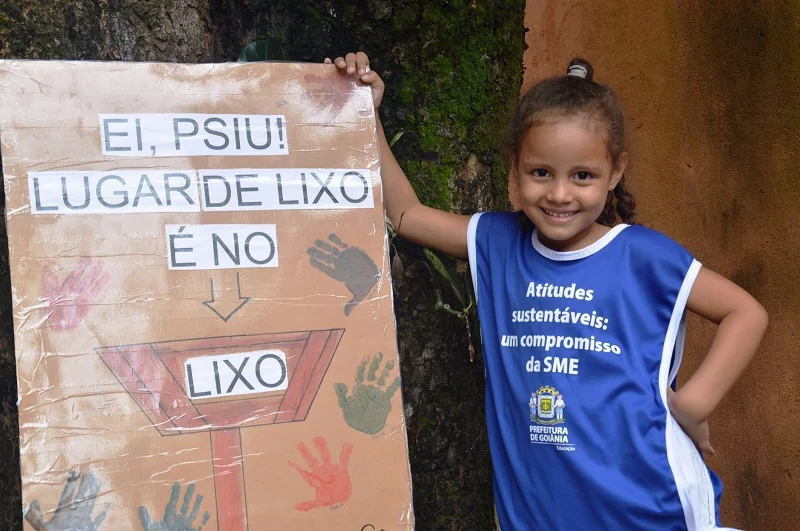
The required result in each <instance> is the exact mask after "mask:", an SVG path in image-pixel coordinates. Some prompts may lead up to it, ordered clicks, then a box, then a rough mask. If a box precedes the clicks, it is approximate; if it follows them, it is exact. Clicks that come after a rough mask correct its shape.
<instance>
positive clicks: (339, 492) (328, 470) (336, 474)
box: [289, 437, 353, 511]
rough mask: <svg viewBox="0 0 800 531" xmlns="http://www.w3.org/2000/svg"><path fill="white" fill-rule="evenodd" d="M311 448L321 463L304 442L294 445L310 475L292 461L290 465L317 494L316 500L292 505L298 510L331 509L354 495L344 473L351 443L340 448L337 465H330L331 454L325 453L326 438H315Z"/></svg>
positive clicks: (347, 474)
mask: <svg viewBox="0 0 800 531" xmlns="http://www.w3.org/2000/svg"><path fill="white" fill-rule="evenodd" d="M314 446H316V447H317V450H319V453H320V456H321V457H322V462H321V463H320V462H319V461H318V460H317V459H316V458H315V457H314V456H313V455H311V452H309V451H308V448H307V447H306V445H305V443H302V442H301V443H300V444H298V445H297V450H298V451H299V452H300V455H301V456H303V459H305V461H306V463H308V466H309V468H310V469H311V471H310V472H309V471H307V470H304V469H303V468H301V467H300V465H298V464H297V463H295V462H294V461H289V466H291V467H292V468H294V469H295V470H297V473H298V474H300V475H301V476H302V477H303V479H305V480H306V481H307V482H308V484H309V485H311V486H312V487H314V489H316V491H317V496H316V498H315V499H313V500H309V501H304V502H300V503H298V504H296V505H295V508H296V509H297V510H298V511H310V510H311V509H314V508H316V507H331V506H333V505H336V504H337V503H344V502H346V501H347V500H349V499H350V495H351V494H352V493H353V485H352V483H351V482H350V472H348V470H347V463H348V461H350V454H351V453H352V452H353V445H352V444H351V443H344V444H343V445H342V452H341V453H340V454H339V463H338V464H337V463H332V462H331V452H330V450H328V443H327V442H325V439H323V438H322V437H315V438H314Z"/></svg>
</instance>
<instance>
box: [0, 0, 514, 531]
mask: <svg viewBox="0 0 800 531" xmlns="http://www.w3.org/2000/svg"><path fill="white" fill-rule="evenodd" d="M524 10H525V2H524V1H523V0H486V1H481V2H475V1H467V0H453V1H450V2H427V1H425V0H360V1H358V2H344V1H339V0H336V1H328V0H323V1H314V2H311V1H308V0H294V1H287V0H281V1H278V0H276V1H269V0H94V1H92V0H77V1H67V0H6V1H5V2H4V3H3V4H2V5H0V58H20V59H22V58H25V59H34V58H38V59H82V60H123V61H163V62H184V63H194V62H225V61H234V60H236V57H237V56H238V54H239V52H240V51H241V50H242V48H244V46H245V45H246V44H248V43H249V42H252V41H254V40H257V39H261V38H274V39H277V40H279V41H280V43H281V44H282V47H283V50H284V53H285V55H286V59H287V60H291V61H309V62H320V61H321V60H322V59H323V58H324V57H326V56H327V57H335V56H336V55H339V54H342V53H345V52H347V51H355V50H359V49H360V50H364V51H366V52H367V53H368V54H369V55H370V57H371V63H372V66H373V68H374V69H376V70H377V71H378V72H379V73H380V74H381V75H383V77H384V79H385V80H386V83H387V86H388V88H387V94H386V97H385V98H384V104H383V110H382V113H383V114H382V116H383V120H384V127H385V128H386V131H387V134H388V135H389V137H390V138H392V137H393V136H394V135H395V134H397V133H400V132H402V133H403V135H402V136H401V137H400V138H399V140H398V141H397V143H396V144H395V146H394V150H395V153H396V154H397V157H398V159H399V160H400V163H401V165H402V166H403V167H404V168H405V170H406V172H407V173H408V175H409V178H410V179H411V181H412V184H413V185H414V187H415V189H416V190H417V193H418V195H419V196H420V199H421V200H422V201H423V202H425V203H427V204H429V205H432V206H436V207H439V208H444V209H448V210H452V211H457V212H463V213H470V212H475V211H477V210H491V209H500V210H502V209H505V208H507V207H508V199H507V197H508V193H507V167H506V164H505V162H504V159H503V157H502V156H501V152H502V147H503V145H502V144H503V137H502V131H504V125H505V123H507V119H508V116H509V114H510V112H511V110H512V109H513V105H514V103H515V102H516V99H517V97H518V94H519V88H520V83H521V79H522V69H521V64H522V52H523V50H524V47H525V44H524V31H525V30H524V27H523V17H524ZM0 199H2V201H3V202H4V197H2V198H0ZM2 222H3V224H4V223H5V216H3V217H2ZM0 239H1V240H2V241H0V430H2V431H0V474H2V475H3V477H4V478H6V479H5V480H4V481H3V482H2V483H0V506H2V507H6V508H8V509H9V510H7V511H2V512H1V513H0V528H3V529H20V528H22V518H21V509H22V505H21V500H20V498H21V496H20V484H19V455H18V442H19V440H18V436H19V431H18V424H17V408H16V399H17V396H16V395H17V393H16V372H15V364H14V349H13V321H12V308H11V286H10V279H9V272H8V251H7V243H6V235H5V228H4V225H3V230H2V231H0ZM392 249H393V250H392V252H393V255H394V254H395V253H396V254H397V257H398V259H397V260H395V261H394V264H395V267H393V275H394V286H395V311H396V315H397V322H398V336H399V337H398V341H399V346H400V356H401V370H402V378H403V399H404V404H405V414H406V422H407V428H408V438H409V451H410V460H411V471H412V479H413V488H414V509H415V513H416V517H417V529H420V530H426V529H436V530H459V531H466V530H480V531H485V530H486V529H491V528H493V527H494V516H493V503H492V486H491V469H490V460H489V454H488V446H487V440H486V428H485V417H484V407H483V395H484V389H483V386H484V381H483V375H484V372H483V364H482V361H481V358H480V349H479V343H480V339H479V338H480V335H479V332H478V327H477V322H476V314H475V310H474V308H473V309H472V310H470V311H469V312H468V314H467V315H468V324H467V321H465V319H463V318H460V317H457V316H454V315H452V314H451V313H448V312H446V311H443V310H442V309H437V307H436V303H437V293H439V294H440V296H441V298H442V302H443V303H446V304H451V305H452V306H453V307H454V308H457V309H458V307H459V305H460V303H459V302H458V300H457V298H456V297H455V291H454V289H453V286H451V284H452V282H451V281H448V280H445V278H444V277H442V276H441V275H439V274H438V273H436V272H435V269H433V268H432V267H431V263H430V262H429V261H428V260H426V258H425V255H424V254H423V252H422V250H421V249H420V248H419V247H417V246H414V245H411V244H408V243H406V242H402V241H401V240H399V239H395V240H393V242H392ZM398 260H399V262H398ZM400 263H402V266H401V265H400ZM458 270H459V273H460V280H459V281H458V282H460V283H462V284H463V283H464V282H469V275H468V272H467V271H466V268H465V265H464V264H459V265H458ZM471 346H472V347H474V348H475V350H476V354H475V357H474V361H471V359H470V358H471V354H470V352H471V348H470V347H471Z"/></svg>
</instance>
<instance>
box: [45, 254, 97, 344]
mask: <svg viewBox="0 0 800 531" xmlns="http://www.w3.org/2000/svg"><path fill="white" fill-rule="evenodd" d="M108 279H109V276H108V274H107V273H104V272H103V268H102V266H101V265H100V264H96V263H93V262H92V260H91V259H89V258H81V261H80V262H78V265H77V267H75V269H74V270H72V271H71V272H70V274H69V275H67V278H66V280H64V282H59V279H58V275H57V274H56V272H55V271H53V269H52V268H51V267H50V266H45V268H44V272H43V273H42V291H43V292H44V297H45V299H47V301H48V302H49V303H50V315H49V316H48V318H47V324H48V326H50V328H54V329H56V330H72V329H73V328H77V327H78V326H79V325H80V324H81V323H82V322H83V320H84V319H85V318H86V316H87V315H88V313H89V310H90V309H91V307H92V304H94V303H96V302H97V301H98V300H100V296H101V294H102V291H103V288H105V286H106V284H107V283H108Z"/></svg>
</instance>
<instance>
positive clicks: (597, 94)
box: [508, 58, 636, 227]
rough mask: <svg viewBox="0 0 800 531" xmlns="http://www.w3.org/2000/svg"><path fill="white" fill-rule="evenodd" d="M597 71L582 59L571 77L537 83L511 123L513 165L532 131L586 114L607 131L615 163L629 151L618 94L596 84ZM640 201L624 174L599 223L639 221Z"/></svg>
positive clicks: (571, 66) (572, 65)
mask: <svg viewBox="0 0 800 531" xmlns="http://www.w3.org/2000/svg"><path fill="white" fill-rule="evenodd" d="M593 74H594V69H593V68H592V65H590V64H589V63H588V62H586V61H584V60H583V59H581V58H575V59H573V60H572V61H570V63H569V67H568V68H567V74H566V75H563V76H558V77H551V78H549V79H545V80H543V81H540V82H539V83H537V84H536V85H535V86H534V87H533V88H531V89H530V90H529V91H528V92H527V93H526V94H525V95H524V96H523V97H522V99H521V100H520V101H519V104H518V105H517V110H516V113H515V114H514V118H513V119H512V121H511V128H510V131H509V142H508V148H509V151H510V153H511V155H512V162H513V161H515V160H516V159H517V156H518V155H519V151H520V147H521V145H522V141H523V139H524V138H525V135H526V134H527V132H528V130H529V129H530V128H531V127H533V126H534V125H538V124H540V123H542V122H543V121H544V120H545V119H546V118H548V117H552V116H553V115H556V116H559V115H561V116H574V115H583V116H586V117H588V118H590V119H592V120H594V121H595V123H597V124H599V125H602V126H603V127H604V128H605V137H606V146H607V147H608V152H609V154H610V155H611V160H612V162H614V163H616V161H617V158H618V157H619V156H620V154H621V153H622V152H623V151H624V150H625V117H624V115H623V113H622V106H621V105H620V103H619V100H618V99H617V96H616V94H614V91H613V90H611V88H610V87H608V86H607V85H601V84H600V83H597V82H595V81H592V76H593ZM635 209H636V201H635V200H634V198H633V196H632V195H631V194H630V192H628V191H627V190H626V189H625V176H624V175H623V177H622V179H620V181H619V183H618V184H617V186H616V187H615V188H614V190H613V192H609V193H608V198H607V199H606V206H605V208H604V209H603V213H602V214H600V217H599V218H598V219H597V222H598V223H600V224H602V225H606V226H609V227H611V226H613V225H614V224H615V223H616V221H617V218H619V219H620V220H621V221H622V222H623V223H628V224H633V223H635V222H636V212H635Z"/></svg>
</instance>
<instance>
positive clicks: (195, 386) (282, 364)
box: [95, 329, 344, 531]
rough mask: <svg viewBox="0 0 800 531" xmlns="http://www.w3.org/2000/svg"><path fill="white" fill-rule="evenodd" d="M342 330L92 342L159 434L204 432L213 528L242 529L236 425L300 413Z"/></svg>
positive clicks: (293, 418)
mask: <svg viewBox="0 0 800 531" xmlns="http://www.w3.org/2000/svg"><path fill="white" fill-rule="evenodd" d="M343 334H344V330H342V329H332V330H313V331H303V332H288V333H274V334H258V335H243V336H227V337H214V338H204V339H190V340H178V341H166V342H161V343H142V344H137V345H123V346H116V347H102V348H96V349H95V350H96V352H97V353H98V354H99V355H100V358H101V359H102V360H103V362H104V363H105V364H106V365H107V366H108V368H109V369H110V370H111V372H113V373H114V376H115V377H116V378H117V380H118V381H119V382H120V383H121V384H122V386H123V387H124V388H125V390H126V391H127V392H128V394H129V395H130V396H131V398H133V400H134V401H135V402H136V404H137V405H138V406H139V407H140V408H141V410H142V412H143V413H144V414H145V415H146V416H147V418H148V419H149V420H150V422H151V423H152V424H153V426H154V427H155V428H156V429H157V430H158V432H159V433H160V434H161V435H162V436H177V435H181V434H186V433H197V432H198V431H208V432H209V437H210V442H211V455H212V460H213V464H212V472H213V474H214V490H215V497H216V506H217V514H218V517H219V525H220V530H221V531H242V530H247V529H248V524H247V507H246V505H245V492H244V468H243V462H242V459H243V458H242V446H241V432H240V430H241V429H242V428H247V427H250V426H264V425H269V424H281V423H285V422H302V421H303V420H305V419H306V416H307V415H308V412H309V410H310V408H311V404H312V403H313V401H314V398H315V397H316V394H317V391H318V390H319V387H320V385H321V384H322V380H323V378H324V376H325V373H326V371H327V370H328V367H329V365H330V362H331V360H332V359H333V355H334V353H335V352H336V348H337V346H338V345H339V341H340V340H341V338H342V335H343ZM245 382H246V383H245Z"/></svg>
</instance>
